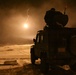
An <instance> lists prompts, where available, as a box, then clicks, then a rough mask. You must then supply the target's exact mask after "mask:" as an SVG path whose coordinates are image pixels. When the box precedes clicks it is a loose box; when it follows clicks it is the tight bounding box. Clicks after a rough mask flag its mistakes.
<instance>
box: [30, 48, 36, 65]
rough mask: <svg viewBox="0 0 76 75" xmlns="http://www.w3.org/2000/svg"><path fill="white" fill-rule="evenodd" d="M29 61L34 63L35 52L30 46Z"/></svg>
mask: <svg viewBox="0 0 76 75" xmlns="http://www.w3.org/2000/svg"><path fill="white" fill-rule="evenodd" d="M30 53H31V63H32V64H33V65H34V64H35V52H34V48H31V52H30Z"/></svg>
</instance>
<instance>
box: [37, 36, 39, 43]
mask: <svg viewBox="0 0 76 75" xmlns="http://www.w3.org/2000/svg"><path fill="white" fill-rule="evenodd" d="M37 43H39V35H37Z"/></svg>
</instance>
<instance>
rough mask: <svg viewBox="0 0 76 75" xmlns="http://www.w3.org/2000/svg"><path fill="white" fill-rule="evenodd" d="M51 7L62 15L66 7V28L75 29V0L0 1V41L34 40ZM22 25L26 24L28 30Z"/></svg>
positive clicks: (43, 24)
mask: <svg viewBox="0 0 76 75" xmlns="http://www.w3.org/2000/svg"><path fill="white" fill-rule="evenodd" d="M52 7H55V8H56V10H59V11H61V12H62V13H63V12H64V8H65V7H67V10H66V14H68V16H69V22H68V24H67V26H68V27H76V21H75V20H76V10H75V9H76V0H0V40H5V39H7V40H10V39H11V38H23V39H32V38H34V37H35V34H36V32H37V31H38V30H39V29H42V28H43V27H44V26H45V22H44V15H45V13H46V11H47V10H49V9H50V8H52ZM24 23H28V25H29V28H28V29H25V28H24V27H23V24H24Z"/></svg>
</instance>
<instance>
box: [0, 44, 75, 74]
mask: <svg viewBox="0 0 76 75" xmlns="http://www.w3.org/2000/svg"><path fill="white" fill-rule="evenodd" d="M30 46H31V45H11V46H3V47H0V63H1V65H0V75H44V74H42V73H41V72H40V64H39V62H38V61H37V62H36V63H37V64H36V65H32V64H31V62H30ZM11 60H17V62H18V64H17V65H4V64H3V63H4V61H11ZM46 75H76V73H75V72H73V71H71V70H64V69H61V68H58V67H56V68H55V69H53V70H51V69H49V72H48V73H47V74H46Z"/></svg>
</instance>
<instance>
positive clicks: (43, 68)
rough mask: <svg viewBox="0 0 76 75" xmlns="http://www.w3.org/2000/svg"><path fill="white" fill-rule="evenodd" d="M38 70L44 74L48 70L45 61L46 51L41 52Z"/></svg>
mask: <svg viewBox="0 0 76 75" xmlns="http://www.w3.org/2000/svg"><path fill="white" fill-rule="evenodd" d="M40 70H41V72H42V73H44V74H45V73H48V71H49V64H48V62H47V54H46V53H41V64H40Z"/></svg>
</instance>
